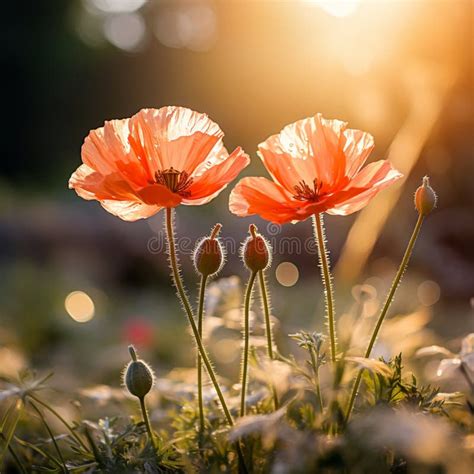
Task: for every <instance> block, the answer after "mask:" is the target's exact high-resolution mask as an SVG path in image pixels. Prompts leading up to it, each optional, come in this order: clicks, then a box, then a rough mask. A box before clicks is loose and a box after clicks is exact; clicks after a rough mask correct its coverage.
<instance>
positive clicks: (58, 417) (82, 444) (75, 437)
mask: <svg viewBox="0 0 474 474" xmlns="http://www.w3.org/2000/svg"><path fill="white" fill-rule="evenodd" d="M28 396H29V397H30V398H32V399H33V400H34V401H35V402H36V403H39V404H40V405H42V406H43V407H44V408H46V409H47V410H48V411H49V412H51V413H52V414H53V415H54V416H55V417H56V418H57V419H58V420H59V421H60V422H61V423H62V424H63V425H64V426H65V427H66V428H67V429H68V431H69V432H70V433H71V435H72V436H73V438H74V439H75V440H76V441H77V442H78V443H79V444H80V445H81V446H82V447H83V448H84V449H85V450H86V451H87V452H88V451H89V448H88V447H87V446H86V445H85V443H84V442H83V441H82V439H81V438H80V437H79V436H78V434H77V433H76V432H75V431H74V429H73V428H72V427H71V425H70V424H69V423H68V422H67V421H66V420H65V419H64V418H63V417H62V416H61V415H60V414H59V413H58V412H57V411H56V410H55V409H54V408H52V407H50V406H49V405H48V404H47V403H45V402H43V401H42V400H41V399H39V398H37V397H36V396H35V395H33V394H31V393H29V394H28Z"/></svg>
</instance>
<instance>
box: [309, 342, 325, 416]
mask: <svg viewBox="0 0 474 474" xmlns="http://www.w3.org/2000/svg"><path fill="white" fill-rule="evenodd" d="M309 353H310V355H311V365H312V366H313V372H314V384H315V386H316V396H317V397H318V402H319V408H320V411H321V413H322V412H323V409H324V405H323V396H322V394H321V386H320V384H319V370H318V364H317V361H316V354H315V353H314V348H313V347H310V348H309Z"/></svg>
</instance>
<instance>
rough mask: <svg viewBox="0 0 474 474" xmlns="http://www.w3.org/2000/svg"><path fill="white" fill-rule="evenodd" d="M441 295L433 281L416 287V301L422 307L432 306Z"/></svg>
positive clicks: (427, 281)
mask: <svg viewBox="0 0 474 474" xmlns="http://www.w3.org/2000/svg"><path fill="white" fill-rule="evenodd" d="M440 295H441V290H440V287H439V285H438V283H436V282H435V281H432V280H426V281H424V282H423V283H421V284H420V285H419V286H418V290H417V296H418V300H419V301H420V303H421V304H422V305H423V306H432V305H434V304H435V303H436V302H437V301H438V300H439V297H440Z"/></svg>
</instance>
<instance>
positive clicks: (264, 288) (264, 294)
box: [258, 270, 279, 410]
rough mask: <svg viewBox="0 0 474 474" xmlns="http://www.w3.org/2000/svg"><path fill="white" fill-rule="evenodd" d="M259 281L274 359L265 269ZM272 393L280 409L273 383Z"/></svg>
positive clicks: (270, 352) (268, 348) (268, 343)
mask: <svg viewBox="0 0 474 474" xmlns="http://www.w3.org/2000/svg"><path fill="white" fill-rule="evenodd" d="M258 282H259V285H260V294H261V296H262V307H263V314H264V315H265V333H266V335H267V354H268V357H269V359H270V360H273V359H274V357H273V331H272V325H271V322H270V304H269V297H268V290H267V284H266V281H265V275H264V274H263V270H260V271H259V272H258ZM271 390H272V395H273V403H274V405H275V410H278V406H279V403H278V394H277V391H276V388H275V386H274V385H273V384H272V386H271Z"/></svg>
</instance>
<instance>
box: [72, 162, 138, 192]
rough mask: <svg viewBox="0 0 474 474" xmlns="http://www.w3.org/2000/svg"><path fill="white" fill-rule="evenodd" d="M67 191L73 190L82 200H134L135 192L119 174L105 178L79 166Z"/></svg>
mask: <svg viewBox="0 0 474 474" xmlns="http://www.w3.org/2000/svg"><path fill="white" fill-rule="evenodd" d="M69 189H74V190H75V191H76V192H77V194H78V195H79V196H81V197H82V198H84V199H87V200H91V199H97V200H101V199H119V200H121V199H128V200H130V199H131V200H133V199H136V196H135V192H134V190H133V189H132V188H131V186H130V185H129V184H128V182H127V181H125V180H124V179H123V177H122V175H121V174H120V173H117V172H114V173H110V174H108V175H106V176H103V175H102V174H101V173H99V172H97V171H96V170H94V169H92V168H90V167H89V166H88V165H81V166H79V168H77V170H76V171H75V172H74V173H73V174H72V175H71V177H70V179H69Z"/></svg>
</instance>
